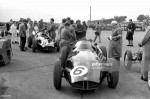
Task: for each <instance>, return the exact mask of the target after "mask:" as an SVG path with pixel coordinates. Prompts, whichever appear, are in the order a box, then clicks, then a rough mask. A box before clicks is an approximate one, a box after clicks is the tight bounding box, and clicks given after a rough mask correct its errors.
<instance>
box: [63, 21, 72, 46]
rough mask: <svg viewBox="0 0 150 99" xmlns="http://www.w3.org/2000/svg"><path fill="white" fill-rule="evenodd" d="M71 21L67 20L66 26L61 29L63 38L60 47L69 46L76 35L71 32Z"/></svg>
mask: <svg viewBox="0 0 150 99" xmlns="http://www.w3.org/2000/svg"><path fill="white" fill-rule="evenodd" d="M69 29H70V23H68V22H66V23H65V27H64V28H63V29H62V30H61V33H60V35H61V40H60V47H61V48H62V47H63V46H68V47H70V43H71V40H70V39H74V35H73V34H72V33H70V31H69Z"/></svg>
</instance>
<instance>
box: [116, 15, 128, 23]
mask: <svg viewBox="0 0 150 99" xmlns="http://www.w3.org/2000/svg"><path fill="white" fill-rule="evenodd" d="M126 18H127V16H114V20H115V21H117V22H119V23H120V22H124V21H126Z"/></svg>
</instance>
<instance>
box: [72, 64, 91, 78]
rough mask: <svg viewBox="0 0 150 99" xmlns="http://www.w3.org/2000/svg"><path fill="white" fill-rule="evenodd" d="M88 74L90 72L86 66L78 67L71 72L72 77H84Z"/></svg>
mask: <svg viewBox="0 0 150 99" xmlns="http://www.w3.org/2000/svg"><path fill="white" fill-rule="evenodd" d="M87 72H88V69H87V68H86V67H85V66H77V67H74V68H73V69H72V70H71V72H70V75H71V76H82V75H84V74H86V73H87Z"/></svg>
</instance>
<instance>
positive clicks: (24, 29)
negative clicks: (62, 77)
mask: <svg viewBox="0 0 150 99" xmlns="http://www.w3.org/2000/svg"><path fill="white" fill-rule="evenodd" d="M87 28H88V27H87V25H86V23H85V21H83V24H81V21H80V20H77V21H76V23H75V22H74V20H72V19H71V18H70V17H67V18H64V19H62V23H61V24H60V26H59V27H57V26H56V24H54V19H53V18H51V19H50V22H49V23H46V22H43V19H41V20H40V21H39V22H37V21H32V20H31V19H30V18H27V19H23V18H20V20H19V21H18V22H15V21H12V22H11V23H10V24H9V23H7V24H6V29H7V31H6V34H8V33H10V34H11V35H12V36H11V42H12V43H13V44H14V43H19V47H20V50H21V51H26V50H27V49H28V48H31V47H32V45H30V44H29V43H28V42H29V39H32V38H33V31H34V32H35V33H38V32H42V33H47V34H48V36H49V37H51V38H52V39H54V40H55V38H56V30H57V29H58V34H59V41H60V45H63V44H64V41H65V40H67V42H68V43H69V42H71V41H75V40H76V39H79V38H81V37H83V36H85V35H86V30H87ZM61 32H62V33H61ZM65 43H66V42H65Z"/></svg>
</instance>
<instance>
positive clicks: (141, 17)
mask: <svg viewBox="0 0 150 99" xmlns="http://www.w3.org/2000/svg"><path fill="white" fill-rule="evenodd" d="M144 19H145V15H143V14H140V15H139V16H138V17H137V20H138V21H143V20H144Z"/></svg>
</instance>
